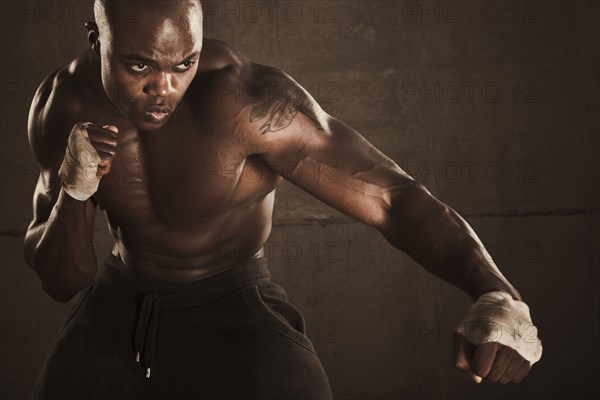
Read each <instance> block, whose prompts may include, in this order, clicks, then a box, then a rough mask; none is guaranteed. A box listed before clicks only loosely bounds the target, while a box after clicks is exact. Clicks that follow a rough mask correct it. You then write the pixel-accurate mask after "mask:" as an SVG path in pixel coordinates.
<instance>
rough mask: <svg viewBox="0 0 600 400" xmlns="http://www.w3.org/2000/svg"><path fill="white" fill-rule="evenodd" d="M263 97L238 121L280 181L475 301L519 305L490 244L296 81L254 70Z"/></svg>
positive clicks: (257, 67) (273, 72) (263, 68)
mask: <svg viewBox="0 0 600 400" xmlns="http://www.w3.org/2000/svg"><path fill="white" fill-rule="evenodd" d="M252 68H253V72H252V74H251V75H250V76H251V77H252V79H254V80H253V81H252V82H251V84H250V85H249V86H250V87H262V88H264V90H263V92H264V93H262V95H263V96H262V97H261V98H260V99H257V100H256V101H255V102H253V103H252V104H250V105H248V106H246V107H245V109H244V110H243V111H242V112H241V113H240V114H239V116H238V118H240V119H241V121H240V125H241V126H243V128H244V129H246V130H248V132H249V133H247V134H246V135H247V136H248V139H247V140H248V141H249V142H253V143H254V144H255V146H256V150H255V151H256V152H257V153H259V155H260V156H261V158H262V159H263V160H264V161H265V162H266V163H267V164H268V165H270V166H271V167H272V168H274V169H275V170H276V171H277V172H278V173H279V174H280V175H282V176H283V177H285V178H286V179H288V180H289V181H291V182H293V183H294V184H296V185H298V186H299V187H301V188H302V189H304V190H306V191H307V192H309V193H311V194H312V195H313V196H315V197H317V198H318V199H320V200H322V201H323V202H325V203H327V204H329V205H330V206H332V207H334V208H336V209H337V210H339V211H341V212H343V213H345V214H347V215H349V216H351V217H353V218H355V219H357V220H358V221H360V222H363V223H365V224H368V225H369V226H372V227H374V228H376V229H378V230H379V231H380V232H381V233H382V234H383V235H384V237H385V238H386V239H387V240H388V241H389V242H390V244H392V245H393V246H394V247H396V248H397V249H399V250H402V251H403V252H405V253H407V254H408V255H410V256H411V257H412V258H413V259H415V260H416V261H417V262H418V263H419V264H421V265H422V266H423V267H425V268H426V269H427V270H428V271H430V272H431V273H433V274H435V275H437V276H439V277H440V278H442V279H444V280H446V281H448V282H450V283H452V284H454V285H456V286H457V287H459V288H460V289H462V290H463V291H464V292H466V293H467V294H469V295H470V296H471V297H472V298H473V299H476V298H478V297H479V296H480V295H481V294H483V293H486V292H490V291H495V290H501V291H504V292H507V293H509V294H510V295H511V296H512V297H513V298H514V299H516V300H520V295H519V293H518V292H517V291H516V290H515V288H513V287H512V285H511V284H510V283H509V282H508V281H507V280H506V278H505V277H504V276H502V274H501V273H500V271H499V270H498V268H497V267H496V266H495V265H494V262H493V260H492V259H491V258H490V256H489V254H488V253H487V251H486V250H485V248H484V246H483V244H482V243H481V241H480V240H479V238H478V237H477V235H476V234H475V232H474V231H473V230H472V229H471V227H470V226H469V225H468V224H467V222H466V221H465V220H464V219H463V218H461V217H460V216H459V215H458V214H457V213H456V212H455V211H454V210H452V209H451V208H450V207H449V206H447V205H445V204H444V203H442V202H441V201H439V200H437V199H436V198H435V197H434V196H433V195H432V194H431V193H430V192H429V191H428V190H427V189H426V188H425V187H424V186H423V185H422V184H420V183H419V182H417V181H415V180H414V179H413V178H412V177H410V176H409V175H408V174H406V173H405V172H404V171H403V170H402V169H401V168H400V167H398V165H397V164H396V163H395V162H393V161H392V160H390V159H389V158H388V157H386V156H385V155H384V154H382V153H381V152H380V151H379V150H377V149H376V148H375V147H373V146H372V145H371V144H370V143H369V142H368V141H367V140H366V139H364V138H363V137H362V136H361V135H360V134H359V133H358V132H356V131H355V130H354V129H352V128H351V127H349V126H348V125H346V124H344V123H343V122H341V121H339V120H338V119H336V118H334V117H332V116H331V115H328V114H327V113H325V112H324V111H323V110H322V109H321V107H320V106H319V105H318V104H317V102H316V101H315V100H314V99H313V98H312V97H311V96H310V95H309V94H308V93H307V92H306V91H305V90H304V89H303V88H302V87H301V86H300V85H299V84H297V83H296V82H295V81H294V80H293V79H292V78H291V77H289V76H288V75H287V74H285V73H284V72H282V71H279V70H277V69H275V68H272V67H268V66H263V65H259V64H254V63H253V64H252Z"/></svg>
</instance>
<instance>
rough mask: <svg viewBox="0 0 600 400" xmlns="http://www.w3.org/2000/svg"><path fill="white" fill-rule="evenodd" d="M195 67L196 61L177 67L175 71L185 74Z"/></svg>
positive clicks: (185, 62) (183, 63)
mask: <svg viewBox="0 0 600 400" xmlns="http://www.w3.org/2000/svg"><path fill="white" fill-rule="evenodd" d="M192 65H194V61H184V62H182V63H181V64H179V65H178V66H176V67H175V71H179V72H184V71H187V70H188V69H190V68H191V67H192Z"/></svg>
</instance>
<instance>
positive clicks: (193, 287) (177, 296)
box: [96, 253, 271, 308]
mask: <svg viewBox="0 0 600 400" xmlns="http://www.w3.org/2000/svg"><path fill="white" fill-rule="evenodd" d="M96 279H109V280H114V279H118V280H120V281H123V280H125V281H127V284H128V285H129V286H131V287H132V288H133V290H135V291H136V292H140V293H148V292H152V293H154V294H155V295H157V296H158V297H160V298H161V303H162V308H181V307H189V306H195V305H203V304H208V303H210V302H212V301H215V300H217V299H219V298H220V297H223V296H225V295H227V294H229V293H232V292H234V291H236V290H239V289H241V288H243V287H246V286H251V285H253V284H256V283H260V282H265V281H266V282H268V281H270V279H271V272H270V271H269V267H268V262H267V259H266V258H265V257H260V258H251V259H249V260H247V261H245V262H243V263H240V264H237V265H235V266H233V267H231V268H230V269H227V270H225V271H221V272H219V273H217V274H215V275H212V276H209V277H207V278H204V279H201V280H198V281H194V282H188V283H170V282H162V281H154V280H150V279H147V278H144V277H142V276H140V275H139V274H137V273H136V272H135V271H133V270H132V269H131V268H130V267H128V266H127V265H125V264H124V263H123V262H122V261H121V259H120V258H119V257H116V256H115V255H113V254H112V253H110V254H109V255H108V256H107V257H106V258H105V260H104V262H103V268H100V270H99V271H98V275H97V278H96Z"/></svg>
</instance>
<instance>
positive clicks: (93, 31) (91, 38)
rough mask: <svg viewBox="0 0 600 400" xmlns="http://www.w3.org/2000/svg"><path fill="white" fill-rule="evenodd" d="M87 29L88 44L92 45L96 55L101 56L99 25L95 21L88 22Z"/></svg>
mask: <svg viewBox="0 0 600 400" xmlns="http://www.w3.org/2000/svg"><path fill="white" fill-rule="evenodd" d="M85 27H86V28H87V30H88V42H90V44H91V45H92V50H93V51H94V53H96V54H98V55H100V34H99V33H98V25H96V23H95V22H93V21H86V23H85Z"/></svg>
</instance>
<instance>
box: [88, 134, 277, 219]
mask: <svg viewBox="0 0 600 400" xmlns="http://www.w3.org/2000/svg"><path fill="white" fill-rule="evenodd" d="M179 128H180V129H186V128H185V127H179ZM155 133H156V132H144V133H140V132H138V131H136V130H135V129H133V128H130V129H122V130H120V132H119V136H118V145H117V150H116V154H115V157H114V159H113V164H112V168H111V171H110V172H109V173H108V174H107V175H105V176H104V177H103V178H102V180H101V182H100V186H99V189H98V192H97V193H96V195H95V197H96V200H97V201H98V203H99V205H100V207H101V208H102V209H104V210H106V211H107V212H108V213H109V214H111V215H112V216H113V217H114V218H116V219H119V220H122V221H125V220H132V219H151V218H156V217H158V218H159V219H160V220H162V221H169V222H172V223H173V224H186V225H187V224H193V223H194V221H200V220H203V219H206V218H207V217H210V216H211V215H215V214H217V213H220V212H222V211H223V210H225V209H227V208H228V207H229V208H231V207H234V206H236V205H237V204H240V203H242V202H243V201H244V200H247V199H249V198H252V197H255V196H258V195H262V194H263V193H264V194H266V193H268V191H271V190H272V188H274V186H275V183H276V182H275V177H274V176H273V175H272V172H271V170H270V169H269V168H268V167H266V166H265V165H264V164H262V163H261V162H260V161H258V160H257V159H256V158H254V157H248V154H246V152H245V151H244V148H243V146H242V145H241V144H240V143H236V141H235V140H234V138H232V137H231V136H230V135H228V133H227V132H218V131H210V132H209V131H207V132H202V131H200V132H199V131H194V132H191V133H190V132H186V131H183V132H182V131H181V130H180V131H176V130H173V131H164V132H159V133H160V134H161V135H162V136H159V135H154V136H150V135H153V134H155ZM146 134H147V135H149V136H146V137H144V136H142V135H146Z"/></svg>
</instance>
